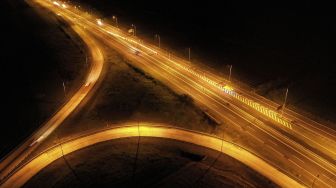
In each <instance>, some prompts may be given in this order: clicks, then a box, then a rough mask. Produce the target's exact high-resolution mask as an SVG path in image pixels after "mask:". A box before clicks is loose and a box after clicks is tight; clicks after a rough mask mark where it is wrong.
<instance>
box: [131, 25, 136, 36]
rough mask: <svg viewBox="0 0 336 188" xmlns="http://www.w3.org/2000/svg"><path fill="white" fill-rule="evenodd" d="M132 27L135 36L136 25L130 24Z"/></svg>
mask: <svg viewBox="0 0 336 188" xmlns="http://www.w3.org/2000/svg"><path fill="white" fill-rule="evenodd" d="M131 26H132V28H133V36H136V26H135V25H134V24H132V25H131Z"/></svg>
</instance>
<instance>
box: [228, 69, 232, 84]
mask: <svg viewBox="0 0 336 188" xmlns="http://www.w3.org/2000/svg"><path fill="white" fill-rule="evenodd" d="M231 70H232V65H230V74H229V82H231V72H232V71H231Z"/></svg>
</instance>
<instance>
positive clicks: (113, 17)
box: [112, 16, 118, 28]
mask: <svg viewBox="0 0 336 188" xmlns="http://www.w3.org/2000/svg"><path fill="white" fill-rule="evenodd" d="M112 19H113V20H114V21H115V23H116V27H117V28H118V18H117V17H116V16H112Z"/></svg>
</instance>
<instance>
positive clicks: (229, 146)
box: [1, 123, 303, 188]
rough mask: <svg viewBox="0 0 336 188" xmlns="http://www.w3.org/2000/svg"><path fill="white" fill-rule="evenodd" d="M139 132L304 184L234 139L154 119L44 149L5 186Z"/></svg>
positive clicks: (17, 184) (289, 183) (287, 182)
mask: <svg viewBox="0 0 336 188" xmlns="http://www.w3.org/2000/svg"><path fill="white" fill-rule="evenodd" d="M139 135H140V136H142V137H158V138H168V139H174V140H178V141H183V142H188V143H192V144H196V145H199V146H203V147H207V148H210V149H213V150H217V151H221V152H222V153H224V154H227V155H229V156H231V157H233V158H235V159H237V160H239V161H240V162H242V163H244V164H245V165H247V166H249V167H250V168H252V169H254V170H256V171H257V172H259V173H260V174H262V175H264V176H265V177H267V178H269V179H270V180H272V181H273V182H275V183H276V184H278V185H280V186H281V187H303V186H302V185H301V184H299V183H298V182H296V181H295V180H293V179H291V178H290V177H288V176H287V175H285V174H283V173H282V172H280V171H279V170H277V169H276V168H274V167H273V166H271V165H269V164H268V163H266V162H265V161H264V160H262V159H260V158H259V157H258V156H256V155H254V154H253V153H251V152H249V151H247V150H245V149H244V148H241V147H239V146H237V145H235V144H233V143H230V142H227V141H224V140H222V139H220V138H218V137H214V136H211V135H208V134H204V133H200V132H195V131H190V130H186V129H181V128H176V127H170V126H169V125H163V124H154V125H153V124H151V123H127V124H123V125H121V127H115V128H111V129H105V130H102V131H98V132H93V133H87V134H85V135H82V136H80V137H78V138H75V139H71V140H69V141H65V142H63V143H61V144H57V145H55V146H53V147H51V148H49V149H47V150H45V151H44V152H41V153H40V154H39V155H37V156H36V157H35V158H33V159H32V160H30V161H28V162H27V163H26V164H24V165H22V167H21V168H19V169H17V170H16V171H15V172H14V173H13V174H12V175H11V176H10V177H9V178H8V179H7V180H6V181H5V182H4V183H3V184H2V185H1V187H4V188H7V187H20V186H23V185H24V184H25V183H26V182H27V181H28V180H29V179H30V178H32V177H33V176H34V175H35V174H37V173H38V172H39V171H41V170H42V169H43V168H45V167H46V166H48V165H49V164H51V163H52V162H53V161H55V160H57V159H59V158H60V157H62V153H63V154H64V155H66V154H69V153H72V152H74V151H76V150H80V149H82V148H85V147H88V146H91V145H94V144H97V143H99V142H104V141H108V140H112V139H118V138H127V137H135V136H139ZM62 150H63V151H62Z"/></svg>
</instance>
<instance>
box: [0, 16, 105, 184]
mask: <svg viewBox="0 0 336 188" xmlns="http://www.w3.org/2000/svg"><path fill="white" fill-rule="evenodd" d="M67 21H70V20H67ZM70 23H71V22H70ZM71 29H72V30H73V31H75V32H76V33H77V34H78V35H79V36H80V37H81V38H82V40H83V41H84V43H85V44H86V45H87V47H88V53H89V54H90V56H91V59H92V65H91V68H90V69H91V70H90V72H89V74H88V76H87V78H86V81H85V82H84V83H83V85H82V86H81V87H80V88H79V89H78V91H77V92H76V93H75V94H74V95H73V96H72V97H71V98H70V99H69V101H68V102H67V103H66V104H64V105H63V106H62V107H61V108H60V109H59V111H57V112H56V113H55V114H54V115H53V116H52V117H51V118H50V119H49V120H48V121H47V122H46V123H45V124H44V125H43V126H42V127H41V128H40V129H38V130H37V131H35V132H34V133H33V134H32V135H31V136H30V137H29V138H27V139H26V140H25V141H24V142H23V143H22V144H21V145H20V146H18V147H17V148H16V149H15V150H13V152H11V153H10V154H8V155H7V156H6V157H5V158H4V159H2V160H1V162H0V180H2V179H3V178H5V177H6V176H8V174H10V173H11V171H13V170H14V169H15V168H17V166H18V165H20V163H21V162H22V161H23V160H25V158H26V157H27V156H28V155H29V154H30V153H31V152H32V151H33V150H34V149H35V148H36V147H37V146H38V145H39V144H40V143H41V142H42V141H43V140H44V139H45V138H47V137H48V136H49V135H50V134H51V133H52V132H53V131H54V130H55V129H56V128H57V127H58V126H59V125H61V123H62V122H63V121H64V120H65V119H66V118H67V117H68V116H69V115H70V114H71V113H72V112H73V111H74V110H75V109H76V108H77V107H78V105H79V104H80V103H81V102H82V101H83V99H84V98H85V97H86V96H87V95H88V94H89V93H90V91H92V89H93V87H94V85H95V83H96V82H97V81H98V78H99V77H100V75H101V72H102V68H103V64H104V57H103V54H102V51H101V49H100V46H98V44H97V43H96V41H95V40H94V39H93V38H92V36H90V35H89V34H87V33H86V32H85V31H84V30H83V29H81V28H80V27H79V26H77V25H74V24H73V25H71Z"/></svg>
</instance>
